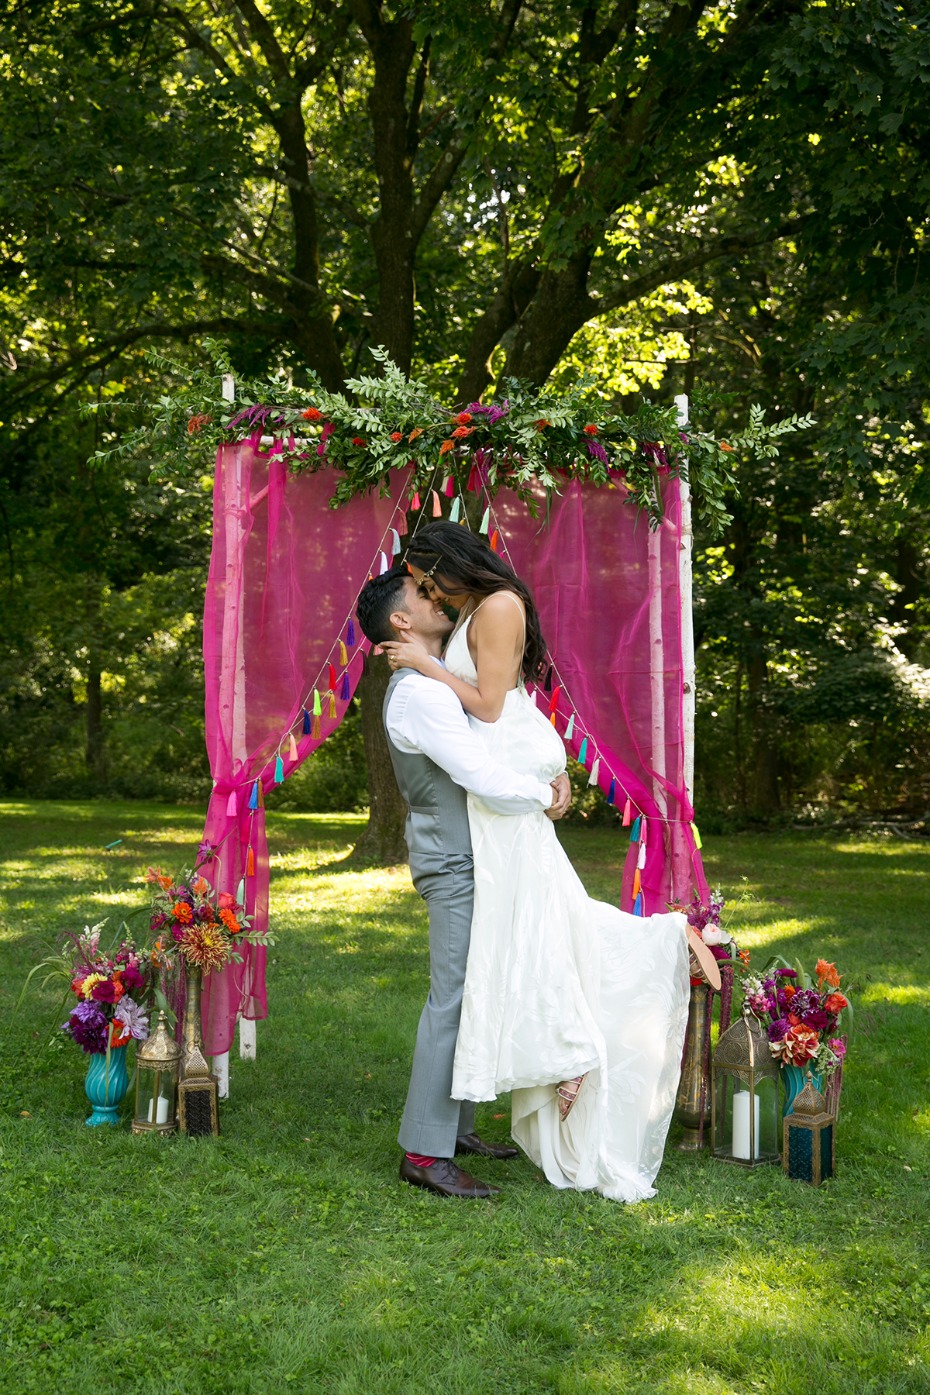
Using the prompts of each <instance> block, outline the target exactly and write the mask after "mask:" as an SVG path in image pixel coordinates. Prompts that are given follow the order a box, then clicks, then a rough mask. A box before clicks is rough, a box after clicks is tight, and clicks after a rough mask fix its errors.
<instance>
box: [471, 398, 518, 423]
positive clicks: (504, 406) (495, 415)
mask: <svg viewBox="0 0 930 1395" xmlns="http://www.w3.org/2000/svg"><path fill="white" fill-rule="evenodd" d="M465 410H466V412H471V414H472V416H474V417H487V419H488V426H496V425H497V423H498V422H499V421H503V419H504V417H505V416H507V414H508V413H509V411H510V398H509V397H508V398H505V399H504V401H503V402H502V403H501V404H500V406H498V405H497V403H496V402H492V403H491V405H490V407H482V405H481V403H480V402H469V404H468V406H467V407H466V408H465Z"/></svg>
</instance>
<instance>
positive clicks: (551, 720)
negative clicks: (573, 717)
mask: <svg viewBox="0 0 930 1395" xmlns="http://www.w3.org/2000/svg"><path fill="white" fill-rule="evenodd" d="M549 721H550V722H551V723H552V725H553V726H555V713H554V712H553V714H552V716H551V717H550V718H549Z"/></svg>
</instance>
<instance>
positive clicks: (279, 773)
mask: <svg viewBox="0 0 930 1395" xmlns="http://www.w3.org/2000/svg"><path fill="white" fill-rule="evenodd" d="M283 780H284V761H283V760H282V759H281V756H280V755H278V756H277V758H276V759H275V763H274V782H275V784H276V785H280V784H281V783H282V782H283Z"/></svg>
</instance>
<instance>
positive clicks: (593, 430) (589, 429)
mask: <svg viewBox="0 0 930 1395" xmlns="http://www.w3.org/2000/svg"><path fill="white" fill-rule="evenodd" d="M584 434H585V435H586V436H596V435H597V427H596V426H595V425H594V423H593V422H591V423H590V424H589V425H588V426H586V427H585V429H584Z"/></svg>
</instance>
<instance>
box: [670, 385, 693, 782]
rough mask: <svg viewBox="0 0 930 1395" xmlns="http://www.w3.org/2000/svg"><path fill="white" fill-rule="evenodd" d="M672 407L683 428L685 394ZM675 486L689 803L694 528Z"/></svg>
mask: <svg viewBox="0 0 930 1395" xmlns="http://www.w3.org/2000/svg"><path fill="white" fill-rule="evenodd" d="M675 406H676V408H677V409H678V425H679V426H680V427H682V429H683V428H684V427H685V426H686V424H687V421H688V398H687V396H686V394H685V393H681V394H680V395H679V396H678V397H676V398H675ZM678 487H679V489H680V490H681V547H680V549H679V553H678V589H679V594H680V597H681V668H682V674H681V681H682V687H683V691H684V704H683V706H684V723H683V730H682V733H681V740H682V760H683V766H684V777H685V789H686V790H687V792H688V802H689V803H690V804H693V803H694V715H695V679H696V670H695V663H694V603H693V596H692V557H693V551H694V531H693V528H692V525H691V487H690V485H689V484H688V480H687V476H686V475H681V476H679V480H678Z"/></svg>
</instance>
